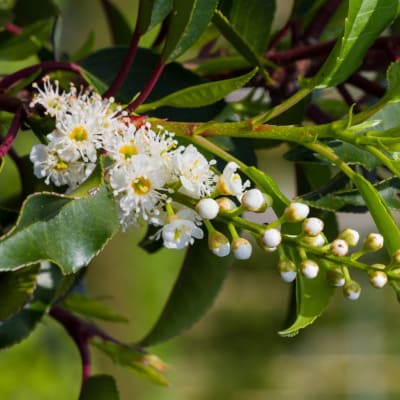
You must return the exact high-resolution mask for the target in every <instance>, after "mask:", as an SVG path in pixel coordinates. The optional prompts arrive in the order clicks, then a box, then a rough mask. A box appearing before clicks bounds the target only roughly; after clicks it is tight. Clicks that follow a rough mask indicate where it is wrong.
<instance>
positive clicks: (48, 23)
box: [0, 19, 54, 61]
mask: <svg viewBox="0 0 400 400" xmlns="http://www.w3.org/2000/svg"><path fill="white" fill-rule="evenodd" d="M53 22H54V20H53V19H48V20H44V21H38V22H35V23H33V24H32V25H29V26H27V27H26V28H25V29H24V31H23V32H22V33H21V34H20V35H17V36H13V37H11V38H10V39H7V40H5V41H3V42H2V43H0V61H17V60H23V59H25V58H28V57H29V56H31V55H33V54H36V53H37V52H38V51H39V49H40V48H41V47H42V46H43V43H44V42H45V41H46V40H47V39H48V38H49V36H50V33H51V30H52V27H53Z"/></svg>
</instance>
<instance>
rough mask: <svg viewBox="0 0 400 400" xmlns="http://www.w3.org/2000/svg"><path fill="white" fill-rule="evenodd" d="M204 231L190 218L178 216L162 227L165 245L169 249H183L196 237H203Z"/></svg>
mask: <svg viewBox="0 0 400 400" xmlns="http://www.w3.org/2000/svg"><path fill="white" fill-rule="evenodd" d="M203 237H204V233H203V231H202V230H201V229H200V228H199V227H198V226H196V224H195V223H194V222H193V221H191V220H188V219H183V218H180V217H179V216H177V217H176V218H174V219H172V220H171V222H170V223H169V224H167V225H165V226H164V227H163V228H162V238H163V241H164V246H165V247H167V248H168V249H183V248H184V247H187V246H188V245H189V244H193V243H194V239H203Z"/></svg>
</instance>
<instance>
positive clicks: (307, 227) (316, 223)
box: [302, 218, 324, 236]
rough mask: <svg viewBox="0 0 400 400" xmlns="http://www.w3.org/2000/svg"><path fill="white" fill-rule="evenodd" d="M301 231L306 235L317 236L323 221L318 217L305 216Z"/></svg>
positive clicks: (322, 227) (321, 228)
mask: <svg viewBox="0 0 400 400" xmlns="http://www.w3.org/2000/svg"><path fill="white" fill-rule="evenodd" d="M302 227H303V232H304V233H305V234H306V235H308V236H317V235H319V234H320V233H321V232H322V231H323V229H324V223H323V221H322V220H321V219H319V218H307V219H305V220H304V222H303V225H302Z"/></svg>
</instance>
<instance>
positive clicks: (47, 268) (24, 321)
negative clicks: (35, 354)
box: [0, 263, 71, 349]
mask: <svg viewBox="0 0 400 400" xmlns="http://www.w3.org/2000/svg"><path fill="white" fill-rule="evenodd" d="M70 282H71V278H69V277H66V278H64V277H63V276H62V274H61V271H60V270H59V268H57V267H55V266H54V265H51V264H50V263H42V264H41V267H40V273H39V275H38V277H37V286H36V290H35V292H34V294H33V298H32V300H31V301H30V302H29V303H27V304H26V305H25V306H24V307H23V308H22V310H21V311H19V312H18V313H17V314H15V315H13V316H12V317H11V318H9V319H7V320H5V321H0V349H4V348H5V347H9V346H12V345H14V344H16V343H19V342H20V341H21V340H23V339H25V338H26V337H28V336H29V334H30V333H31V332H32V331H33V330H34V329H35V327H36V325H37V323H38V322H39V321H40V320H41V319H42V318H43V316H44V315H45V313H46V311H47V310H48V309H49V307H50V305H51V304H52V302H53V301H54V299H55V298H56V297H57V296H58V295H59V294H60V292H61V290H63V288H64V285H67V286H68V285H69V284H70Z"/></svg>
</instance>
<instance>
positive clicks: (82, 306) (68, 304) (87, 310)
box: [62, 293, 129, 322]
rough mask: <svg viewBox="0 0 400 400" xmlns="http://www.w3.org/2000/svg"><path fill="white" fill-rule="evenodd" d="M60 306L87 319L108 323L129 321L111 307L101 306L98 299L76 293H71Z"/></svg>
mask: <svg viewBox="0 0 400 400" xmlns="http://www.w3.org/2000/svg"><path fill="white" fill-rule="evenodd" d="M62 306H63V308H65V309H66V310H68V311H71V312H74V313H76V314H80V315H82V316H84V317H88V318H95V319H100V320H103V321H110V322H128V321H129V320H128V319H127V318H126V317H124V316H123V315H120V314H118V313H117V312H115V311H114V310H113V309H112V308H111V307H108V306H106V305H105V304H102V303H101V302H100V301H99V300H98V299H96V298H90V297H88V296H85V295H82V294H78V293H71V294H70V295H68V297H67V298H66V299H65V300H64V301H63V302H62Z"/></svg>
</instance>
